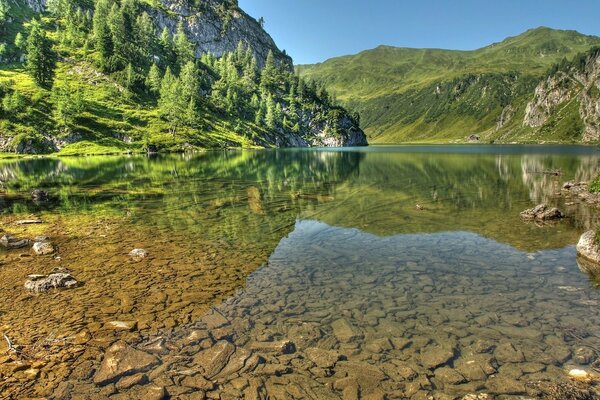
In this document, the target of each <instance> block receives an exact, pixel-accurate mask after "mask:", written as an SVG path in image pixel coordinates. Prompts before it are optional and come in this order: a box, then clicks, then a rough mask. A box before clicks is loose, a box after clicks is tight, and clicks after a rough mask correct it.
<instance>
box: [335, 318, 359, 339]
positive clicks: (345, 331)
mask: <svg viewBox="0 0 600 400" xmlns="http://www.w3.org/2000/svg"><path fill="white" fill-rule="evenodd" d="M331 327H332V328H333V335H334V336H335V337H336V338H337V339H338V340H339V341H340V342H342V343H349V342H353V341H355V340H358V339H361V338H362V334H361V333H360V332H359V331H358V330H357V329H356V328H354V327H353V326H352V325H351V324H350V322H348V320H346V319H345V318H340V319H338V320H336V321H334V322H333V323H332V324H331Z"/></svg>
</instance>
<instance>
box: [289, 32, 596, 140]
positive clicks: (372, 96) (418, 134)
mask: <svg viewBox="0 0 600 400" xmlns="http://www.w3.org/2000/svg"><path fill="white" fill-rule="evenodd" d="M597 45H600V38H598V37H595V36H586V35H582V34H580V33H578V32H575V31H560V30H554V29H550V28H544V27H542V28H537V29H533V30H530V31H527V32H525V33H523V34H522V35H519V36H516V37H512V38H508V39H506V40H504V41H502V42H501V43H496V44H493V45H490V46H487V47H484V48H482V49H478V50H474V51H452V50H439V49H407V48H395V47H389V46H380V47H378V48H376V49H373V50H368V51H365V52H362V53H360V54H357V55H353V56H345V57H339V58H334V59H331V60H328V61H326V62H324V63H321V64H316V65H300V66H297V68H296V69H297V71H298V72H299V73H300V75H301V76H303V77H304V78H307V79H309V80H314V81H317V82H321V83H323V84H324V85H325V87H326V88H327V89H328V90H329V91H331V92H332V93H333V94H334V95H335V96H336V97H337V99H338V100H339V101H340V102H341V103H342V104H344V105H347V106H350V107H351V108H353V109H355V110H356V111H359V112H360V114H361V119H362V127H363V128H364V129H365V131H366V132H367V134H368V136H369V138H370V141H371V142H380V143H385V142H388V143H390V142H402V141H452V140H464V139H465V138H466V137H468V136H469V135H470V134H473V133H478V134H480V135H483V136H485V137H490V138H491V137H493V138H495V139H500V138H502V137H503V135H502V134H500V133H497V131H501V130H503V129H506V126H507V125H508V124H507V121H506V119H507V118H506V117H508V119H510V120H513V119H517V118H519V117H520V118H521V121H522V118H523V115H524V113H525V106H526V104H527V102H528V101H529V99H530V98H531V97H532V95H533V90H534V88H535V87H536V85H537V84H538V83H539V81H540V80H541V79H542V78H543V77H545V76H546V74H547V71H548V70H549V69H550V68H551V67H552V66H553V65H554V64H556V63H557V62H560V61H561V60H563V59H565V58H567V59H572V58H573V57H575V55H577V54H578V53H581V52H585V51H587V50H589V49H590V48H592V47H593V46H597ZM503 115H504V119H503V118H501V117H502V116H503ZM527 134H528V132H527V129H523V130H522V131H521V132H518V133H517V132H514V130H513V132H512V133H511V134H510V135H508V136H510V138H508V137H506V138H505V139H510V140H525V141H529V140H530V139H527V138H526V137H527ZM567 139H568V140H577V138H576V137H572V138H567ZM548 140H554V138H552V137H549V138H548ZM560 140H563V141H564V138H561V139H560Z"/></svg>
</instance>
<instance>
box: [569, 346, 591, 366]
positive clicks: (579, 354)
mask: <svg viewBox="0 0 600 400" xmlns="http://www.w3.org/2000/svg"><path fill="white" fill-rule="evenodd" d="M595 358H596V353H595V352H594V350H592V349H590V348H589V347H579V348H578V349H577V350H575V355H574V357H573V360H574V361H575V362H576V363H577V364H579V365H587V364H590V363H591V362H592V361H594V359H595Z"/></svg>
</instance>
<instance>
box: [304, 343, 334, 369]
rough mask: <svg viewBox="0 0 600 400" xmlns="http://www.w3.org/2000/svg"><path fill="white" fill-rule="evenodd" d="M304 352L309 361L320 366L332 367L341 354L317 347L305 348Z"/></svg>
mask: <svg viewBox="0 0 600 400" xmlns="http://www.w3.org/2000/svg"><path fill="white" fill-rule="evenodd" d="M305 354H306V357H307V358H308V359H309V360H310V361H312V362H314V363H315V364H317V366H318V367H320V368H333V367H334V366H335V364H336V363H337V362H338V361H339V360H341V359H342V356H341V354H340V353H338V352H337V351H335V350H323V349H320V348H317V347H311V348H308V349H306V351H305Z"/></svg>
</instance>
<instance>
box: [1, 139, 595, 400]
mask: <svg viewBox="0 0 600 400" xmlns="http://www.w3.org/2000/svg"><path fill="white" fill-rule="evenodd" d="M598 171H600V153H599V152H598V150H597V149H595V148H592V147H582V146H580V147H577V146H377V147H370V148H366V149H335V150H328V149H310V150H265V151H240V152H211V153H203V154H195V155H190V154H186V155H169V156H158V157H151V158H148V157H141V156H132V157H87V158H62V159H34V160H19V161H12V160H11V161H2V164H1V165H0V180H1V181H2V183H3V187H4V190H3V196H2V197H0V207H1V212H2V215H3V217H2V218H3V222H4V229H5V230H6V231H8V232H12V233H15V234H21V235H30V236H31V235H34V234H36V233H40V232H41V233H45V234H49V235H50V236H51V238H52V239H53V240H54V241H55V242H56V243H58V245H59V256H60V259H55V258H51V257H42V258H40V257H22V256H21V255H22V254H20V253H19V252H18V251H17V252H14V251H13V252H5V253H2V254H0V257H3V264H2V265H1V266H0V285H1V286H0V291H1V294H2V295H3V297H4V298H7V299H12V300H9V301H8V302H6V303H4V304H3V305H1V306H0V327H2V333H6V334H7V335H9V336H10V337H11V338H14V340H15V341H16V342H17V343H21V344H22V345H23V346H24V348H26V349H28V351H29V352H30V353H32V355H31V356H30V357H29V359H28V360H26V361H27V362H28V363H29V364H32V362H35V360H36V359H39V358H44V357H45V358H44V359H46V360H47V363H45V364H40V366H39V367H38V368H37V369H39V370H40V371H41V372H40V373H39V375H38V377H36V379H35V380H33V381H28V382H27V383H26V384H24V383H23V379H22V377H21V376H19V375H18V372H17V373H16V374H12V373H7V372H3V371H2V370H0V373H2V374H4V375H5V376H8V377H9V379H8V380H6V381H5V383H4V384H2V387H3V393H5V394H7V396H9V397H14V398H18V397H19V396H21V395H23V394H27V395H46V396H47V395H51V394H54V395H55V396H57V393H59V394H61V395H65V396H66V395H68V396H74V397H76V396H75V395H77V394H84V395H87V396H90V397H91V398H102V396H104V397H107V396H112V397H115V396H119V393H120V392H123V393H124V394H125V395H127V396H134V397H135V396H140V393H142V392H141V391H143V390H147V389H148V388H149V387H151V386H152V385H154V386H160V387H164V388H165V390H166V391H167V392H168V393H169V394H170V395H171V396H172V397H173V398H187V397H186V396H190V395H192V394H193V393H196V394H197V393H198V391H197V387H196V389H194V385H192V384H190V380H191V379H188V380H185V379H182V377H183V376H186V377H187V376H189V375H190V374H191V375H192V377H193V376H196V375H202V374H204V375H205V376H206V375H207V372H206V371H204V370H203V368H205V366H203V365H201V363H200V361H199V360H201V357H200V358H199V357H198V354H200V353H201V352H202V351H203V350H204V349H205V348H209V351H210V348H212V347H211V346H213V345H214V343H216V342H217V341H218V340H226V341H228V342H230V343H231V344H233V346H235V349H236V350H235V353H234V354H235V355H239V356H240V357H242V356H243V355H244V354H246V355H247V356H248V357H250V355H251V354H256V355H259V356H260V357H261V364H260V365H258V366H257V367H256V368H255V369H252V370H247V371H246V370H244V368H241V367H240V368H238V369H237V370H233V369H235V368H233V367H231V366H229V370H228V371H229V372H228V373H227V374H225V373H222V374H221V375H219V376H216V377H212V379H214V380H215V381H217V383H218V384H219V385H220V386H218V387H215V388H213V389H212V390H209V391H208V396H209V397H210V396H213V397H210V398H217V397H215V396H216V393H219V395H220V396H221V398H240V397H242V396H244V397H245V398H266V396H269V398H342V397H343V398H359V397H361V398H368V396H374V397H373V398H381V396H388V398H415V399H420V398H427V397H428V396H431V395H434V396H436V397H435V398H450V399H451V398H461V397H462V396H464V395H466V394H469V393H488V394H490V395H495V396H498V397H499V398H512V397H514V398H521V397H522V396H530V397H541V396H543V393H544V384H547V383H553V382H559V381H563V380H565V379H566V378H565V376H566V373H565V371H566V370H568V369H570V368H571V367H574V366H577V367H578V368H584V369H588V370H591V368H592V365H591V363H592V362H593V361H594V360H595V357H596V353H597V351H598V350H597V349H599V348H600V336H599V335H598V333H597V332H598V329H597V328H598V327H599V326H600V312H599V311H598V304H599V302H600V292H598V290H597V289H596V288H595V278H594V277H590V276H587V275H586V274H584V273H582V272H581V271H580V270H579V269H578V266H577V262H576V254H575V249H574V244H575V243H576V242H577V239H578V237H579V236H580V235H581V233H582V232H584V231H585V230H587V229H589V228H590V227H592V226H596V224H597V222H598V221H597V219H598V212H597V210H596V209H593V208H590V207H589V206H588V205H585V204H580V203H578V202H577V201H573V199H565V196H564V193H562V194H561V187H562V184H563V183H564V182H565V181H567V180H575V181H584V180H589V179H591V178H592V177H594V176H595V175H596V174H597V172H598ZM554 172H559V175H558V176H557V175H555V174H554ZM33 188H43V189H46V190H48V191H49V192H50V194H51V201H50V202H48V203H42V204H39V203H38V204H36V203H34V202H33V201H31V200H30V198H29V196H28V192H29V191H30V190H31V189H33ZM541 202H546V203H547V204H549V205H553V206H559V207H560V208H561V209H563V210H564V211H565V212H566V213H567V215H568V218H567V219H565V220H564V221H561V222H559V223H557V224H535V223H526V222H523V221H521V220H520V218H519V212H520V211H522V210H523V209H525V208H530V207H533V206H534V205H536V204H538V203H541ZM31 215H34V216H40V217H41V218H42V219H43V220H44V221H45V222H46V223H45V224H42V225H41V226H33V227H24V228H22V227H19V228H17V227H15V226H14V225H12V221H14V220H16V219H20V218H24V217H27V216H31ZM135 247H143V248H146V249H148V250H149V252H150V257H148V259H146V260H144V261H142V262H140V263H133V262H131V261H130V260H129V259H128V257H127V253H128V252H129V250H131V249H133V248H135ZM55 268H65V269H67V270H68V271H69V272H71V273H72V274H73V275H74V276H75V277H76V278H78V279H80V280H81V281H82V282H83V284H82V285H81V286H80V287H78V288H76V289H72V290H69V291H57V292H52V293H47V294H41V295H35V296H31V295H28V294H26V293H24V289H23V288H22V284H23V281H24V279H25V278H26V276H27V274H30V273H48V272H51V271H52V270H53V269H55ZM211 308H212V311H209V310H210V309H211ZM207 312H209V315H212V314H210V313H214V312H218V313H220V314H221V315H223V316H224V317H225V318H226V320H227V321H228V322H227V324H226V325H225V326H222V325H221V326H219V327H218V328H215V329H216V331H214V329H212V328H211V327H210V324H208V325H209V326H208V328H209V331H206V329H207V322H206V321H207V320H206V313H207ZM113 320H128V321H129V320H131V321H136V322H137V329H136V330H135V331H133V332H127V333H122V332H114V331H111V330H109V329H107V328H106V324H107V323H109V322H110V321H113ZM209 320H210V319H209ZM213 328H214V327H213ZM198 330H201V331H205V332H207V339H206V340H205V341H204V342H202V343H200V344H191V343H183V344H181V343H182V342H181V341H182V340H183V339H184V338H186V337H188V335H189V333H190V332H192V331H198ZM82 332H83V333H82ZM75 335H89V337H90V338H91V339H90V340H88V341H82V343H78V342H76V343H71V342H72V341H71V342H70V341H69V340H66V341H64V342H65V343H66V344H64V345H62V346H58V345H57V344H56V342H55V341H53V340H54V339H57V338H58V339H60V338H71V337H74V336H75ZM156 337H163V338H164V339H165V341H166V342H167V344H168V343H179V345H177V346H176V345H172V346H167V347H168V348H169V351H167V352H165V353H163V354H161V356H160V359H161V362H162V364H163V369H164V371H163V372H161V371H159V372H156V373H153V372H150V373H149V374H148V376H150V377H151V378H150V379H148V381H149V383H146V384H144V385H135V386H133V387H132V388H127V389H125V388H123V387H122V386H120V387H118V386H119V385H118V384H117V385H116V386H115V385H109V386H108V387H103V386H97V385H95V384H93V383H92V378H93V371H94V369H97V368H98V366H99V364H100V361H101V360H102V358H103V354H104V352H105V350H106V348H107V347H109V346H110V345H111V344H112V343H114V342H115V341H116V340H119V339H121V340H126V341H128V342H129V343H131V344H132V345H135V346H137V347H140V348H143V345H142V344H141V343H143V342H145V341H147V340H149V339H152V338H156ZM48 338H51V339H52V341H48ZM279 340H287V341H291V342H293V344H294V352H292V353H291V354H277V353H272V352H268V351H265V350H264V349H261V348H260V346H259V347H257V346H256V343H257V342H258V343H263V342H273V341H279ZM40 342H43V343H44V345H45V346H46V347H48V348H51V347H52V346H55V347H53V351H55V352H58V354H60V357H52V356H50V355H48V354H46V353H44V352H43V351H42V349H40V347H44V346H38V347H35V344H36V343H38V344H39V343H40ZM582 348H583V350H582ZM36 351H37V352H36ZM590 352H591V353H592V354H593V356H591V358H589V357H588V358H585V357H584V359H582V358H581V354H584V353H585V354H588V353H590ZM65 354H68V356H65ZM42 356H43V357H42ZM57 358H60V360H57ZM242 358H243V357H242ZM323 358H326V359H331V358H334V359H335V362H326V363H324V362H323ZM580 364H583V365H580ZM165 366H166V367H165ZM84 370H85V371H88V370H89V371H92V372H90V373H85V372H83V371H84ZM226 370H227V368H226ZM189 371H195V372H194V373H190V372H189ZM203 371H204V372H203ZM209 378H211V377H209ZM62 382H68V384H65V383H62ZM540 382H542V383H543V384H541V383H540ZM540 385H541V386H540ZM261 396H262V397H261ZM378 396H379V397H378ZM519 396H521V397H519ZM112 397H111V398H112Z"/></svg>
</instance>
